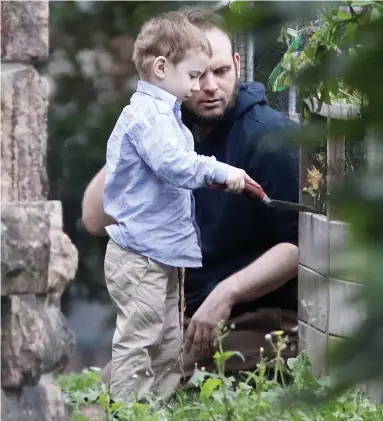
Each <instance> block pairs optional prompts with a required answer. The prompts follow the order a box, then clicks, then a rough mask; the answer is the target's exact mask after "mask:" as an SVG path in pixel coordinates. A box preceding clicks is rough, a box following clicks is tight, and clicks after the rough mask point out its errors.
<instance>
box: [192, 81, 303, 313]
mask: <svg viewBox="0 0 383 421" xmlns="http://www.w3.org/2000/svg"><path fill="white" fill-rule="evenodd" d="M184 122H185V124H186V125H188V126H189V128H190V130H192V131H193V125H192V124H191V122H190V121H189V118H188V116H187V114H185V118H184ZM297 129H298V126H297V125H296V123H293V122H292V121H290V120H289V119H287V118H286V117H285V116H284V115H283V114H281V113H279V112H277V111H275V110H273V109H272V108H270V107H269V106H268V105H267V100H266V97H265V90H264V86H263V85H262V84H260V83H257V82H253V83H251V84H242V85H241V87H240V91H239V95H238V98H237V101H236V106H235V107H234V108H233V109H232V110H231V111H230V112H229V113H228V114H227V115H226V116H225V118H224V119H223V121H222V123H219V124H217V127H216V128H215V130H214V131H212V132H211V133H210V134H209V135H208V137H207V138H206V139H204V140H203V141H202V142H198V140H197V141H196V142H195V150H196V152H197V153H199V154H203V155H208V156H211V155H214V156H215V157H216V158H217V159H218V160H220V161H222V162H226V163H228V164H230V165H233V166H236V167H239V168H243V169H244V170H245V171H246V172H247V173H248V174H249V175H250V176H251V177H252V178H253V179H254V180H255V181H257V182H258V183H259V184H260V185H261V186H262V187H263V189H264V190H265V192H266V193H267V194H268V196H269V197H271V198H273V199H280V200H287V201H292V202H298V200H299V161H298V158H299V148H298V147H297V146H296V145H294V144H293V143H292V142H291V141H292V140H293V138H294V132H295V131H296V130H297ZM194 195H195V202H196V219H197V223H198V225H199V228H200V231H201V242H202V256H203V267H202V268H198V269H187V271H186V280H185V294H186V307H187V310H186V313H187V314H188V315H189V316H190V315H192V314H193V313H194V312H195V311H196V310H197V308H198V307H199V306H200V305H201V303H202V301H203V300H204V299H205V298H206V296H207V295H208V294H209V292H210V291H211V290H212V289H213V288H214V287H215V286H216V285H217V284H218V283H219V282H220V281H222V280H223V279H225V278H226V277H228V276H230V275H231V274H233V273H235V272H237V271H238V270H240V269H241V268H243V267H244V266H247V265H248V264H249V263H251V262H252V261H253V260H254V259H255V258H256V257H258V256H260V255H261V254H262V253H264V252H265V251H267V250H268V249H270V248H271V247H273V246H275V245H276V244H279V243H293V244H298V213H297V212H291V211H278V210H276V209H273V208H271V207H267V206H265V205H264V204H263V203H261V202H260V201H258V200H256V199H249V198H248V197H246V196H245V195H238V194H234V193H228V192H226V191H223V190H209V189H206V188H203V189H199V190H196V191H195V192H194ZM296 301H297V297H296V280H292V281H291V282H289V283H287V284H286V285H285V286H284V287H282V288H281V289H280V290H279V291H276V292H274V293H272V294H269V296H266V297H264V298H262V299H260V300H257V302H256V303H248V304H244V305H240V306H237V308H236V309H235V310H236V312H239V313H241V312H243V311H248V310H249V309H250V310H251V308H254V309H255V308H256V307H259V306H280V307H282V308H296Z"/></svg>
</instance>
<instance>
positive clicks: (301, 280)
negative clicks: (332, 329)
mask: <svg viewBox="0 0 383 421" xmlns="http://www.w3.org/2000/svg"><path fill="white" fill-rule="evenodd" d="M327 306H328V278H325V277H324V276H323V275H320V274H319V273H317V272H314V271H313V270H311V269H308V268H307V267H305V266H301V265H299V271H298V315H299V319H300V320H302V321H303V322H306V323H309V324H310V325H312V326H314V327H315V328H317V329H319V330H321V331H322V332H326V327H327V317H328V309H327Z"/></svg>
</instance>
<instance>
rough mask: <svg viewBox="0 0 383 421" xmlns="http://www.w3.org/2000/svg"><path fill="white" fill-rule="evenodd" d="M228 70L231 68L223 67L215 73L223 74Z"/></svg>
mask: <svg viewBox="0 0 383 421" xmlns="http://www.w3.org/2000/svg"><path fill="white" fill-rule="evenodd" d="M228 70H229V69H228V68H227V67H223V68H222V69H217V70H216V71H215V72H214V73H215V74H216V75H223V74H225V73H227V71H228Z"/></svg>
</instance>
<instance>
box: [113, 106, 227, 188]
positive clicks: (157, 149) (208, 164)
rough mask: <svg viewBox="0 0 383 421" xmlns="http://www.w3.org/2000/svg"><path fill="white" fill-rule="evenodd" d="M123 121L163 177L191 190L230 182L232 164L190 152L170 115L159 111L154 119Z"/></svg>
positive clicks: (138, 148) (142, 153) (143, 155)
mask: <svg viewBox="0 0 383 421" xmlns="http://www.w3.org/2000/svg"><path fill="white" fill-rule="evenodd" d="M121 121H122V122H123V123H124V122H126V127H125V128H124V133H125V134H126V136H127V137H128V138H129V140H130V142H131V144H132V145H133V146H134V148H135V149H136V151H137V153H138V154H139V155H140V157H141V158H142V159H143V160H144V161H145V163H146V164H147V165H148V166H149V167H150V168H151V169H152V170H153V172H154V173H155V174H156V175H157V176H158V177H159V178H160V179H162V180H164V181H166V182H167V183H169V184H172V185H174V186H176V187H180V188H187V189H191V190H194V189H196V188H200V187H205V186H208V185H211V184H213V183H219V184H224V183H225V182H226V179H227V174H228V171H229V165H227V164H224V163H221V162H218V161H217V160H216V159H215V158H214V157H207V156H201V155H197V154H196V153H195V152H194V151H190V152H188V151H186V149H185V148H184V147H183V145H181V144H180V139H179V138H177V136H176V135H175V133H174V128H173V126H172V125H171V122H169V116H168V115H166V114H157V115H156V116H155V117H154V119H152V121H149V120H148V119H147V120H144V119H143V118H139V117H137V116H133V118H127V119H122V120H121Z"/></svg>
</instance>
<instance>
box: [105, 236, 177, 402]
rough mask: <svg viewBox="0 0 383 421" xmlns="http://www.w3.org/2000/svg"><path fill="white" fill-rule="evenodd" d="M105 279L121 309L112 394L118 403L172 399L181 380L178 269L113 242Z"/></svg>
mask: <svg viewBox="0 0 383 421" xmlns="http://www.w3.org/2000/svg"><path fill="white" fill-rule="evenodd" d="M105 278H106V285H107V288H108V291H109V294H110V296H111V298H112V300H113V302H114V303H115V304H116V306H117V321H116V330H115V333H114V336H113V345H112V363H111V377H110V391H111V394H112V397H113V398H114V399H122V400H125V401H127V400H130V399H132V398H137V399H139V400H140V399H142V398H143V397H144V396H145V395H146V394H148V393H151V394H156V395H159V396H161V397H163V398H165V399H166V398H168V397H169V396H170V395H171V394H172V392H173V391H174V389H175V387H176V386H177V384H178V382H179V378H180V374H179V356H180V349H181V332H180V324H179V312H178V301H179V286H178V275H177V269H176V268H173V267H170V266H167V265H163V264H161V263H158V262H155V261H153V260H152V259H150V258H148V257H145V256H142V255H140V254H137V253H135V252H133V251H129V250H125V249H123V248H121V247H119V246H118V245H117V244H116V243H115V242H113V241H112V240H110V241H109V243H108V246H107V250H106V255H105Z"/></svg>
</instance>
